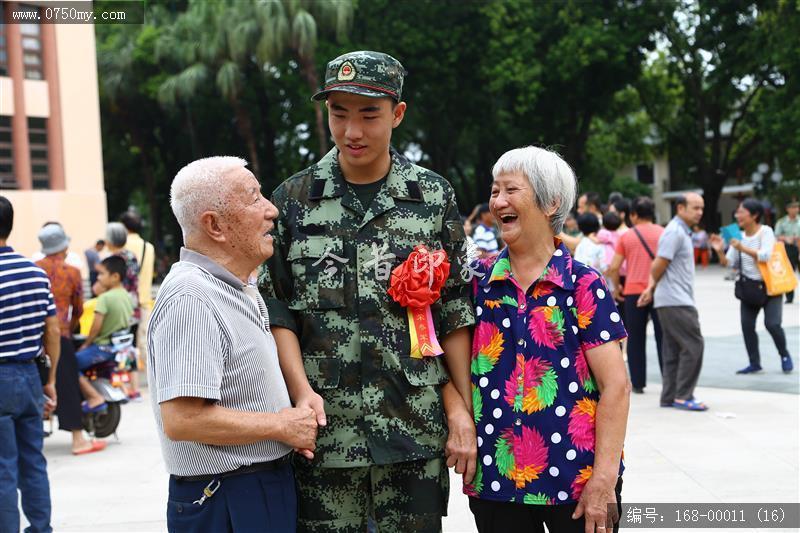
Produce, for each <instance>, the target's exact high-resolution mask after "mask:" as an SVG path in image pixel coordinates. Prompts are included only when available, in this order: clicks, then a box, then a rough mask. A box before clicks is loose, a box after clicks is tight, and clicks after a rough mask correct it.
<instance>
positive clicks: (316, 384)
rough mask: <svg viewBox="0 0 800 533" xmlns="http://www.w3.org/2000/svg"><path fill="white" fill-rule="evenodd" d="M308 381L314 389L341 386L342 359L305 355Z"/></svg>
mask: <svg viewBox="0 0 800 533" xmlns="http://www.w3.org/2000/svg"><path fill="white" fill-rule="evenodd" d="M303 366H304V367H305V369H306V376H307V377H308V383H309V384H310V385H311V388H313V389H314V390H319V389H335V388H337V387H338V386H339V375H340V373H341V372H340V369H341V361H340V360H339V359H338V358H336V357H308V356H305V357H303Z"/></svg>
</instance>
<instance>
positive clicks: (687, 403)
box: [672, 398, 708, 411]
mask: <svg viewBox="0 0 800 533" xmlns="http://www.w3.org/2000/svg"><path fill="white" fill-rule="evenodd" d="M672 407H674V408H675V409H683V410H684V411H707V410H708V406H707V405H706V404H704V403H703V402H699V401H697V400H695V399H694V398H692V399H690V400H675V401H674V402H672Z"/></svg>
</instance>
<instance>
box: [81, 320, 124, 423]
mask: <svg viewBox="0 0 800 533" xmlns="http://www.w3.org/2000/svg"><path fill="white" fill-rule="evenodd" d="M74 339H75V341H76V342H78V340H79V339H78V336H76V337H75V338H74ZM81 342H82V340H81ZM107 350H108V351H109V352H111V353H113V355H114V357H113V358H112V359H109V360H108V361H104V362H102V363H98V364H96V365H93V366H90V367H89V368H87V369H86V370H84V371H83V375H84V376H86V378H87V379H88V380H89V383H91V385H92V387H94V388H95V390H96V391H97V392H98V393H100V395H101V396H102V397H103V399H105V401H106V405H107V408H106V409H104V410H103V411H100V412H97V413H84V415H83V428H84V429H85V430H86V432H87V433H89V434H90V435H92V436H93V437H95V438H104V437H108V436H109V435H112V434H113V435H115V436H116V431H117V427H118V426H119V422H120V418H121V417H122V409H121V406H122V404H125V403H128V395H127V393H126V392H125V385H126V384H127V383H129V382H130V379H131V377H130V373H131V372H132V370H131V369H132V368H133V364H134V362H135V361H136V357H137V355H138V354H137V349H136V347H135V346H134V345H133V334H132V333H131V332H130V330H129V329H125V330H120V331H118V332H116V333H112V334H111V343H110V344H109V345H108V348H107Z"/></svg>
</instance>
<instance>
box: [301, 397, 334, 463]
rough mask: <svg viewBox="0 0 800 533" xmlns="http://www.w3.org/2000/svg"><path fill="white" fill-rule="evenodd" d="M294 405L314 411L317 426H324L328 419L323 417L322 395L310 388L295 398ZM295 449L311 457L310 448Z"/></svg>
mask: <svg viewBox="0 0 800 533" xmlns="http://www.w3.org/2000/svg"><path fill="white" fill-rule="evenodd" d="M295 407H299V408H309V409H311V410H313V411H314V415H315V416H316V418H317V425H318V426H319V427H322V426H325V425H327V424H328V420H327V419H326V418H325V400H323V399H322V396H320V395H319V394H317V393H316V392H314V391H313V390H311V389H310V388H309V389H308V392H307V393H306V394H304V395H303V396H301V397H300V398H298V399H297V402H296V403H295ZM295 451H296V452H297V453H299V454H300V455H302V456H303V457H306V458H307V459H313V458H314V453H313V452H312V450H310V449H308V448H295Z"/></svg>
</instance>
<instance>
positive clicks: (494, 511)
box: [469, 477, 622, 533]
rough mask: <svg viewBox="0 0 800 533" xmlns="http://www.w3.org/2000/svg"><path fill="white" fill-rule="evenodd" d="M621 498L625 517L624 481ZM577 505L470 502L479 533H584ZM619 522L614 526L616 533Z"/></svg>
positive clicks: (618, 493)
mask: <svg viewBox="0 0 800 533" xmlns="http://www.w3.org/2000/svg"><path fill="white" fill-rule="evenodd" d="M614 492H615V493H616V496H617V513H618V514H619V515H621V514H622V499H621V498H622V478H621V477H620V478H618V479H617V486H616V488H615V489H614ZM577 506H578V504H577V503H572V504H565V505H529V504H524V503H509V502H496V501H492V500H481V499H479V498H470V499H469V509H470V511H472V514H473V515H474V516H475V525H476V526H477V527H478V532H479V533H509V532H512V531H513V532H519V533H544V526H545V525H546V526H547V529H548V531H550V532H552V533H584V531H585V526H586V520H585V519H584V517H583V516H581V517H580V518H578V519H577V520H573V519H572V513H574V512H575V508H576V507H577ZM617 531H619V523H618V522H617V523H615V524H614V533H616V532H617Z"/></svg>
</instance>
